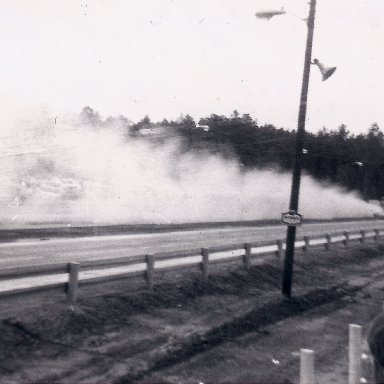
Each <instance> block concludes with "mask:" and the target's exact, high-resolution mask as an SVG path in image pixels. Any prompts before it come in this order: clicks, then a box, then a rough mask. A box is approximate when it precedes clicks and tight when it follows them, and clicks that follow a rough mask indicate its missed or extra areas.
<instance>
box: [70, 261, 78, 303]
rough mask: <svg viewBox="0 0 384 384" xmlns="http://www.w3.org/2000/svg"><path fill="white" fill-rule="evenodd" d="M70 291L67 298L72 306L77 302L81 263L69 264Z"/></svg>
mask: <svg viewBox="0 0 384 384" xmlns="http://www.w3.org/2000/svg"><path fill="white" fill-rule="evenodd" d="M68 269H69V271H68V291H67V298H68V301H69V302H70V303H71V304H75V303H76V300H77V292H78V288H79V272H80V263H74V262H71V263H69V266H68Z"/></svg>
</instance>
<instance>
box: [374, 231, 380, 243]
mask: <svg viewBox="0 0 384 384" xmlns="http://www.w3.org/2000/svg"><path fill="white" fill-rule="evenodd" d="M374 231H375V236H374V240H375V244H376V245H379V238H380V231H379V230H378V229H374Z"/></svg>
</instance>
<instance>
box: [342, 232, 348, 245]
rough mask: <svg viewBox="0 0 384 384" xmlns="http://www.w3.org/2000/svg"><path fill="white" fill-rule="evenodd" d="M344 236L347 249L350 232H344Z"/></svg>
mask: <svg viewBox="0 0 384 384" xmlns="http://www.w3.org/2000/svg"><path fill="white" fill-rule="evenodd" d="M344 236H345V239H344V240H343V244H344V246H345V248H347V247H348V245H349V232H348V231H344Z"/></svg>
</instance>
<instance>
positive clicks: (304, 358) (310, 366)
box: [300, 349, 316, 384]
mask: <svg viewBox="0 0 384 384" xmlns="http://www.w3.org/2000/svg"><path fill="white" fill-rule="evenodd" d="M315 383H316V381H315V352H314V351H312V350H311V349H300V384H315Z"/></svg>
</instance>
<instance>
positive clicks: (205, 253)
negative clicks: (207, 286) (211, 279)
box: [201, 248, 209, 281]
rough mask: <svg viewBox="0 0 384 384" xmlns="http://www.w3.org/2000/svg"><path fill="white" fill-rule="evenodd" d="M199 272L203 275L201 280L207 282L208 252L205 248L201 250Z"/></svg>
mask: <svg viewBox="0 0 384 384" xmlns="http://www.w3.org/2000/svg"><path fill="white" fill-rule="evenodd" d="M201 257H202V262H201V272H202V274H203V280H204V281H207V280H208V276H209V250H208V249H207V248H201Z"/></svg>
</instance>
